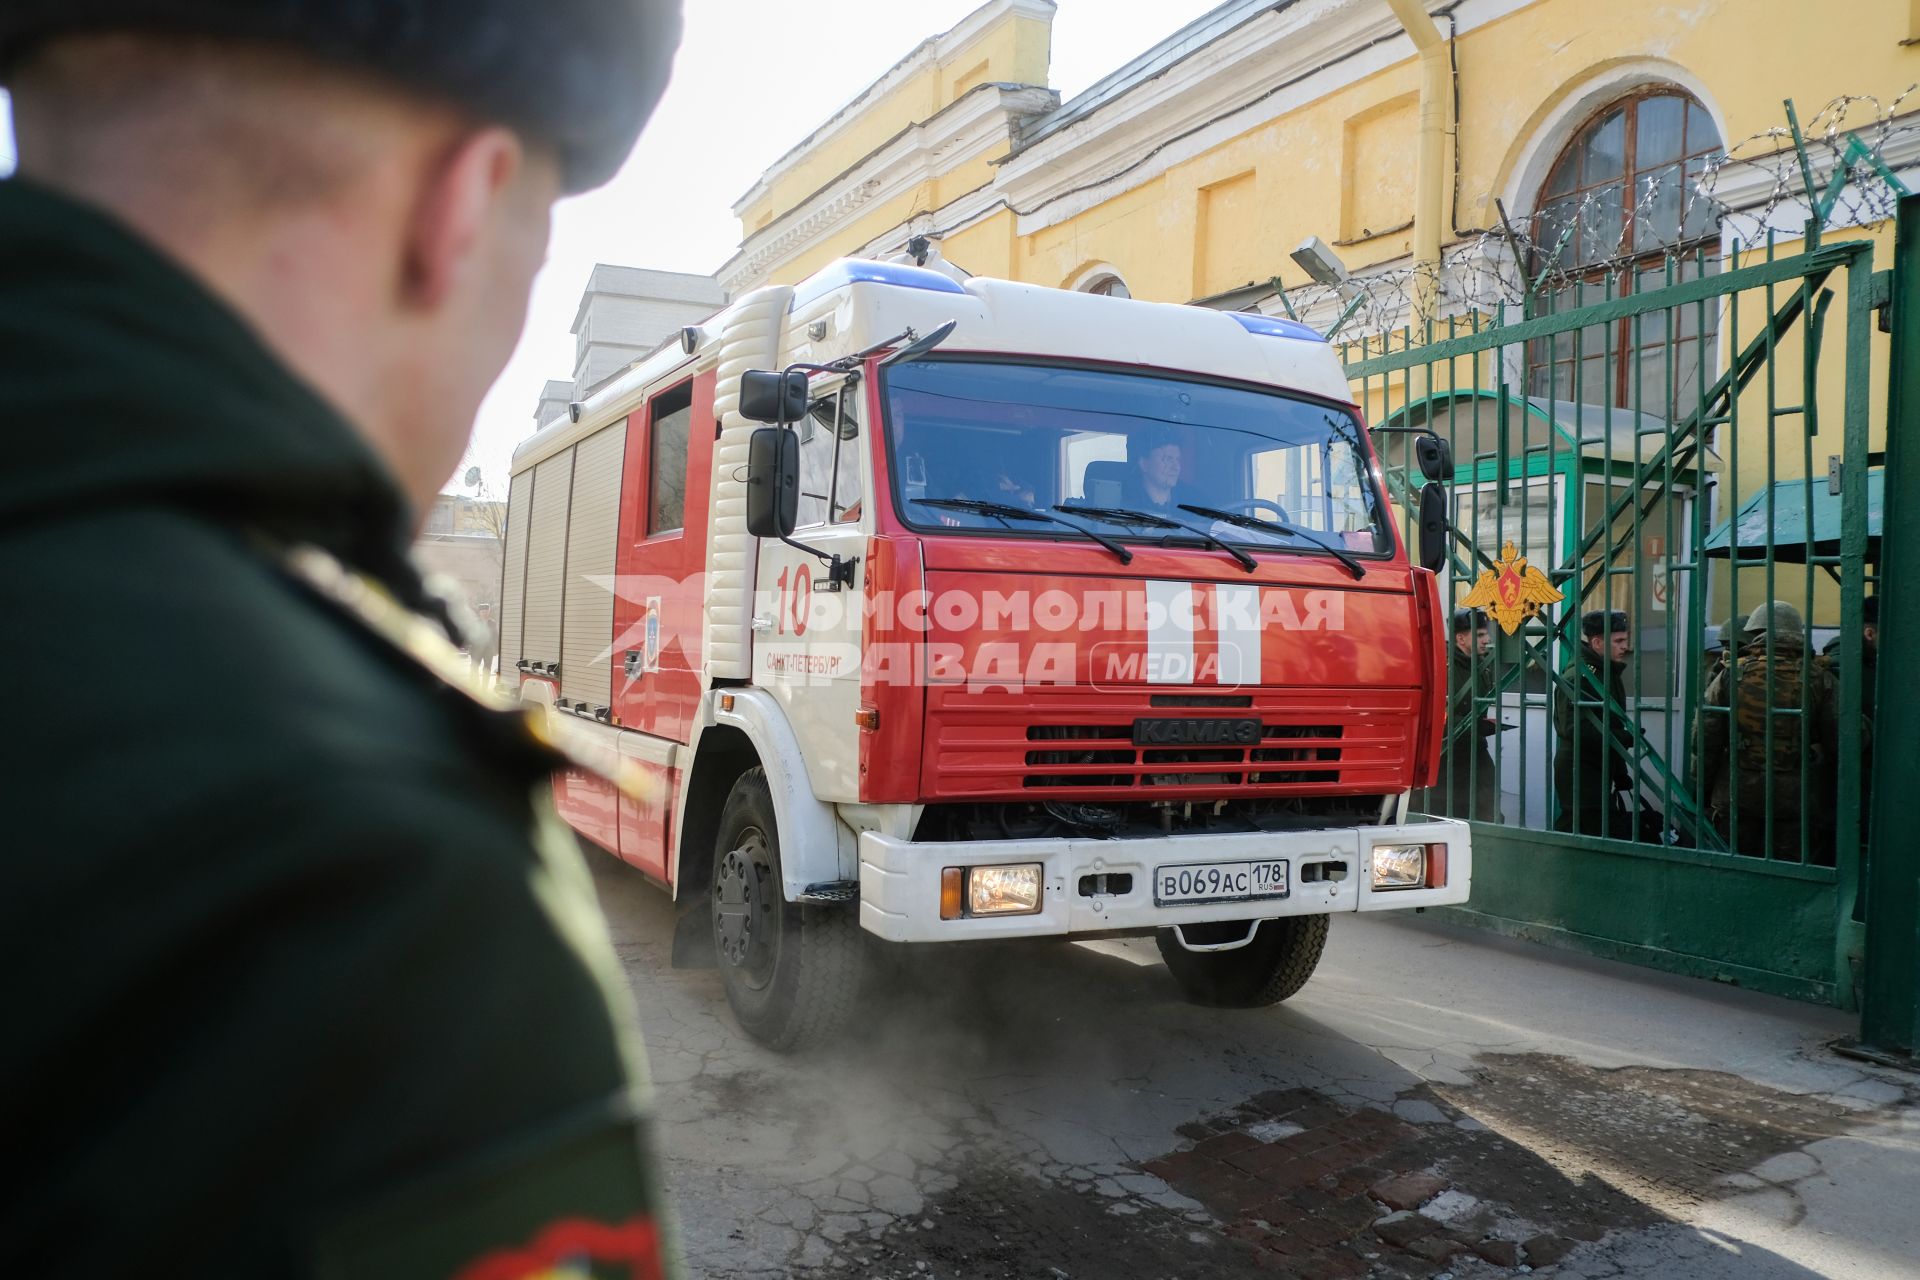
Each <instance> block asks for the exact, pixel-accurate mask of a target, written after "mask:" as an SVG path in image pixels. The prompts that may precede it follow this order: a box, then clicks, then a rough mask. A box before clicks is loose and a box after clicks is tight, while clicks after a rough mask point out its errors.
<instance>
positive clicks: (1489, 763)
mask: <svg viewBox="0 0 1920 1280" xmlns="http://www.w3.org/2000/svg"><path fill="white" fill-rule="evenodd" d="M1492 648H1493V632H1492V629H1491V626H1490V624H1489V623H1488V621H1487V616H1486V615H1485V614H1483V613H1481V612H1480V611H1479V610H1477V609H1456V610H1454V613H1453V652H1452V654H1451V655H1450V657H1451V661H1450V663H1449V667H1448V677H1447V688H1448V689H1449V690H1450V693H1449V698H1448V710H1447V746H1446V752H1445V755H1444V758H1443V763H1442V765H1441V769H1440V782H1439V784H1438V785H1437V786H1435V787H1434V788H1433V790H1432V791H1430V792H1428V793H1427V795H1426V798H1425V799H1424V801H1423V802H1422V804H1421V805H1420V806H1419V807H1420V808H1421V809H1422V810H1423V811H1424V812H1427V813H1437V814H1445V815H1447V816H1449V817H1454V818H1474V819H1478V820H1479V821H1481V822H1501V821H1503V820H1504V819H1502V817H1501V816H1500V779H1499V771H1498V769H1497V768H1496V766H1495V764H1494V760H1493V751H1492V747H1491V743H1492V741H1493V736H1494V735H1495V734H1497V733H1499V732H1500V723H1499V721H1498V720H1497V719H1495V718H1494V714H1493V712H1492V710H1491V709H1490V708H1489V709H1481V708H1479V707H1478V706H1477V705H1476V702H1475V700H1476V699H1478V698H1485V697H1487V696H1488V695H1489V694H1491V693H1492V692H1493V668H1492V663H1491V662H1489V661H1488V657H1487V655H1488V652H1489V651H1490V650H1491V649H1492Z"/></svg>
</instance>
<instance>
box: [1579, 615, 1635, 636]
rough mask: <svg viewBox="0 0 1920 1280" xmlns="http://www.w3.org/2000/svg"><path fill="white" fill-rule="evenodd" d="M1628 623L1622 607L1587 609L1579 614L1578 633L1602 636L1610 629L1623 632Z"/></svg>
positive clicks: (1626, 628)
mask: <svg viewBox="0 0 1920 1280" xmlns="http://www.w3.org/2000/svg"><path fill="white" fill-rule="evenodd" d="M1629 626H1630V624H1629V623H1628V621H1627V615H1626V611H1625V610H1622V609H1589V610H1588V611H1587V612H1586V613H1584V614H1582V615H1581V616H1580V634H1581V635H1586V636H1604V635H1606V634H1607V633H1608V632H1610V631H1619V632H1625V631H1627V630H1628V629H1629Z"/></svg>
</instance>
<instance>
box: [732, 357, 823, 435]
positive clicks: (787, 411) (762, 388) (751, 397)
mask: <svg viewBox="0 0 1920 1280" xmlns="http://www.w3.org/2000/svg"><path fill="white" fill-rule="evenodd" d="M807 402H808V396H807V375H806V373H805V372H804V371H803V370H800V369H793V370H790V371H789V372H786V373H771V372H769V371H767V370H765V369H749V370H747V371H746V372H745V373H743V374H741V375H740V416H741V417H743V418H745V419H746V420H747V421H749V422H798V421H800V419H802V418H804V417H806V416H807Z"/></svg>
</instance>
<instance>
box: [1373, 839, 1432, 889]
mask: <svg viewBox="0 0 1920 1280" xmlns="http://www.w3.org/2000/svg"><path fill="white" fill-rule="evenodd" d="M1373 887H1374V888H1375V889H1424V888H1426V887H1427V846H1426V845H1424V844H1377V845H1375V846H1373Z"/></svg>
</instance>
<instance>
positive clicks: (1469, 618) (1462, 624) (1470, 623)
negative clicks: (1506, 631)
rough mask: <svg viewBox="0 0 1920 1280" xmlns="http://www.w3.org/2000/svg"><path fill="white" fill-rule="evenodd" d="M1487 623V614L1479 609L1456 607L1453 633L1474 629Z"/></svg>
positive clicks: (1457, 633)
mask: <svg viewBox="0 0 1920 1280" xmlns="http://www.w3.org/2000/svg"><path fill="white" fill-rule="evenodd" d="M1486 625H1487V615H1486V614H1484V613H1481V612H1480V611H1479V610H1478V609H1455V610H1454V611H1453V634H1455V635H1459V634H1460V633H1461V632H1462V631H1473V630H1476V629H1478V628H1480V627H1484V626H1486Z"/></svg>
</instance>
